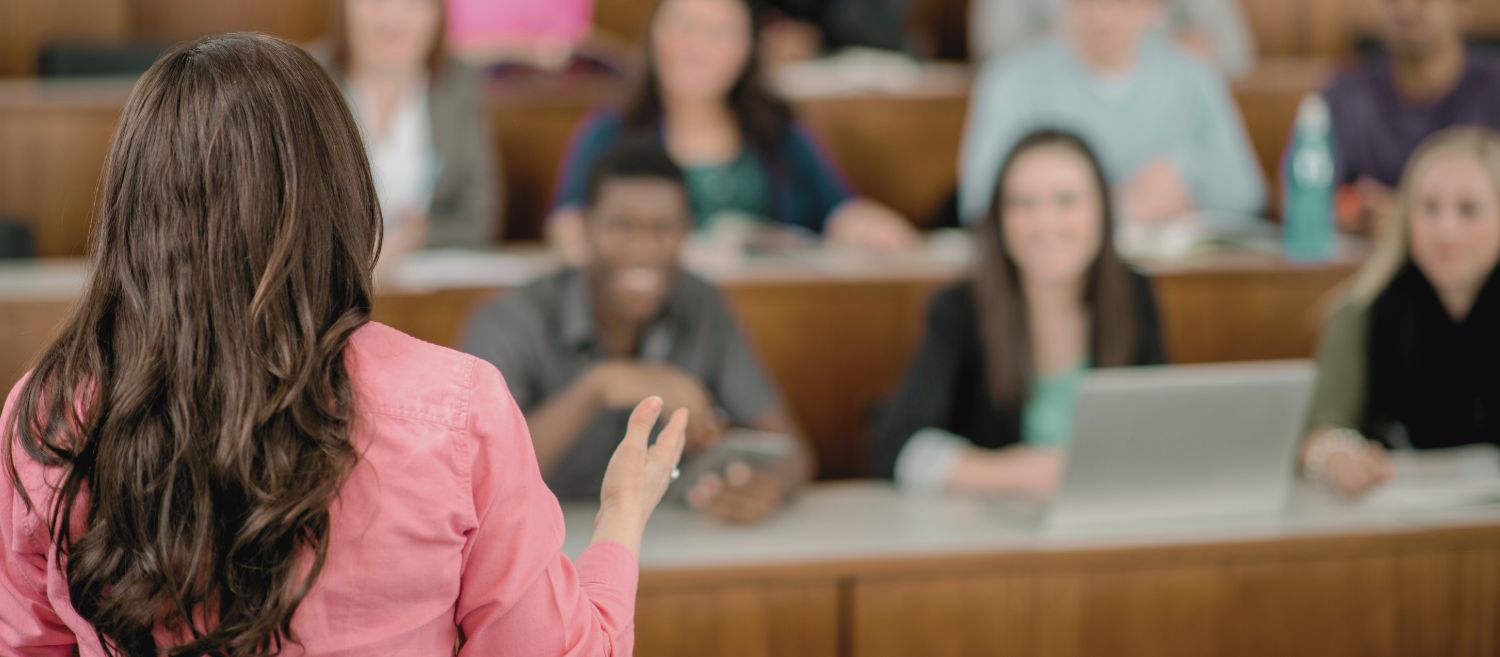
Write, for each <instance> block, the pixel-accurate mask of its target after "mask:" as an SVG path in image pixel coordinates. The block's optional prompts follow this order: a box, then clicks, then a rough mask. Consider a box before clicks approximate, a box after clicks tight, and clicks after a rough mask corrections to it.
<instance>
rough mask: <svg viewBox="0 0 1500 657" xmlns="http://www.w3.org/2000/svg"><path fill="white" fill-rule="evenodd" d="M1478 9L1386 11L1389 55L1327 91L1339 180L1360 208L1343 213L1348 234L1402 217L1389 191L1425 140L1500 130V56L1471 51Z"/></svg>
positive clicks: (1418, 6) (1403, 5)
mask: <svg viewBox="0 0 1500 657" xmlns="http://www.w3.org/2000/svg"><path fill="white" fill-rule="evenodd" d="M1476 1H1477V0H1426V1H1423V2H1411V1H1405V2H1382V3H1381V6H1382V9H1383V13H1382V16H1383V24H1382V35H1381V37H1382V39H1381V42H1382V44H1383V45H1384V47H1385V52H1384V53H1383V54H1380V55H1376V56H1372V57H1370V58H1368V59H1366V60H1365V61H1363V62H1361V63H1359V64H1357V65H1356V66H1354V67H1352V68H1350V69H1349V70H1348V71H1345V72H1344V73H1343V74H1342V75H1340V76H1339V77H1338V78H1337V79H1336V80H1334V81H1333V83H1332V84H1330V85H1328V87H1327V88H1326V89H1324V91H1323V96H1324V98H1326V99H1327V101H1328V107H1329V109H1330V111H1331V112H1330V114H1331V116H1332V117H1333V124H1332V127H1333V149H1334V151H1333V152H1334V169H1335V176H1336V178H1335V180H1336V183H1337V184H1339V185H1347V186H1348V187H1347V188H1346V189H1347V190H1348V191H1346V193H1345V195H1344V198H1348V199H1350V200H1351V201H1352V202H1345V203H1341V204H1340V206H1341V212H1340V218H1341V220H1342V223H1343V225H1344V227H1345V228H1346V229H1349V230H1355V231H1364V230H1368V229H1369V228H1371V227H1373V226H1374V225H1375V222H1376V221H1377V215H1379V214H1383V213H1385V212H1388V211H1390V210H1392V209H1394V206H1395V194H1394V192H1392V191H1391V190H1392V188H1394V187H1395V186H1396V183H1397V181H1398V179H1399V178H1400V177H1401V172H1402V170H1403V169H1405V168H1406V160H1407V158H1409V157H1411V154H1412V152H1414V151H1415V150H1416V149H1417V146H1418V145H1419V144H1421V143H1422V140H1424V139H1426V138H1427V137H1429V136H1431V135H1432V134H1433V133H1435V132H1437V131H1439V130H1442V129H1443V128H1447V127H1452V126H1458V125H1481V126H1487V127H1490V128H1494V129H1500V56H1496V55H1495V54H1493V53H1488V52H1485V51H1482V50H1478V49H1475V48H1468V47H1466V46H1465V45H1464V28H1463V26H1464V23H1465V22H1466V16H1467V14H1468V13H1469V12H1470V11H1472V6H1473V5H1474V4H1475V2H1476Z"/></svg>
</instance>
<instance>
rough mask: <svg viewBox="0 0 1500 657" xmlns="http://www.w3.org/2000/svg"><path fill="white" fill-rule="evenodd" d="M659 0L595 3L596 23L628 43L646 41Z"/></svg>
mask: <svg viewBox="0 0 1500 657" xmlns="http://www.w3.org/2000/svg"><path fill="white" fill-rule="evenodd" d="M657 2H658V0H605V1H603V2H599V3H596V4H595V5H594V25H595V26H596V27H597V28H598V29H599V30H600V31H602V32H605V33H607V34H609V35H610V36H612V37H616V38H618V39H621V40H624V41H625V42H627V43H637V42H640V41H644V40H645V38H646V30H647V29H648V28H649V27H650V25H651V14H652V13H654V12H655V11H656V4H657Z"/></svg>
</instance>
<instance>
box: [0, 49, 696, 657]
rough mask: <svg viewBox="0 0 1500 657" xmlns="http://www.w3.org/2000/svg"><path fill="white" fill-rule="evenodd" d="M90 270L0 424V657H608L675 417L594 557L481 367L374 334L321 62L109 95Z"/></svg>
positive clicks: (352, 198) (666, 466) (639, 465)
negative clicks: (114, 108) (571, 550)
mask: <svg viewBox="0 0 1500 657" xmlns="http://www.w3.org/2000/svg"><path fill="white" fill-rule="evenodd" d="M99 193H100V196H99V204H98V205H99V208H100V210H99V216H98V218H97V221H96V224H95V231H96V232H95V234H94V237H93V239H94V252H93V256H92V259H93V260H92V264H93V273H92V277H91V279H90V281H89V283H88V285H87V287H86V289H85V291H84V294H83V296H82V298H81V299H80V300H79V301H78V303H77V305H76V307H75V309H74V311H73V314H72V316H71V317H70V318H69V320H68V321H67V322H66V324H65V325H64V326H63V327H62V330H61V332H60V334H59V336H58V337H57V338H56V341H55V342H54V343H53V344H52V345H51V346H50V347H49V348H48V349H47V350H46V352H45V353H44V354H43V355H42V356H41V358H40V360H39V361H38V362H37V363H36V366H35V368H34V369H33V370H32V372H31V373H30V374H29V375H28V376H27V377H26V378H25V379H23V380H22V382H21V383H19V384H18V385H17V386H16V387H15V388H14V389H13V390H12V391H11V393H10V395H9V397H8V399H7V400H6V402H5V407H4V415H3V418H0V427H3V429H0V433H3V436H0V437H3V440H0V445H3V457H4V458H3V463H4V469H5V471H6V474H7V475H8V476H7V477H6V480H5V482H4V483H3V484H0V655H3V656H5V657H13V656H20V655H25V656H33V655H83V656H85V657H100V656H104V655H125V656H128V657H145V656H152V657H155V656H157V655H162V654H173V655H226V656H235V657H239V656H254V657H259V656H263V655H410V656H417V657H421V656H433V657H437V656H439V655H443V656H448V655H454V654H455V653H457V654H459V655H501V654H504V655H628V654H630V653H631V650H632V648H633V632H634V604H635V589H636V580H637V576H638V565H637V564H638V562H637V553H638V551H639V549H640V540H641V533H642V531H643V529H644V525H645V522H646V520H647V518H648V517H649V516H650V514H651V512H652V510H653V509H654V508H655V506H656V504H657V503H658V502H659V501H660V499H661V496H662V493H663V492H664V491H665V490H666V487H667V485H668V483H669V482H670V480H671V478H672V477H673V473H674V472H675V466H676V463H677V459H678V457H679V456H680V454H681V450H682V445H683V440H684V439H683V428H684V426H685V425H686V421H687V417H686V414H685V413H682V412H679V413H676V414H674V415H673V416H672V417H671V419H670V421H669V422H667V423H666V426H665V427H664V428H663V429H662V430H661V433H660V434H659V435H658V437H657V440H656V442H655V444H654V445H651V446H649V447H648V439H649V434H650V432H651V430H652V428H653V427H654V426H655V424H656V421H657V419H658V416H659V415H660V413H661V400H660V399H659V398H656V397H652V398H649V399H647V400H645V401H643V402H642V403H641V405H640V406H638V407H637V409H636V411H635V413H634V415H633V416H632V418H631V423H630V426H629V429H628V431H627V433H626V435H625V436H624V437H623V439H622V441H621V443H620V445H619V447H618V449H617V451H616V453H615V455H614V459H613V461H612V462H611V464H610V466H609V470H608V473H607V474H606V475H605V482H604V486H603V491H602V494H601V498H602V499H601V502H602V505H601V509H600V511H599V515H598V517H597V520H596V524H595V532H594V538H593V543H592V545H591V546H590V547H589V548H588V549H587V550H586V551H585V552H584V553H583V554H582V555H581V556H580V557H579V559H578V561H577V563H576V564H574V563H572V562H570V561H569V559H568V558H567V557H565V556H564V555H563V554H562V553H561V552H560V550H561V546H562V543H563V518H562V513H561V510H560V508H559V506H558V502H557V499H556V498H555V497H554V496H553V495H552V494H551V493H550V492H549V491H548V489H547V487H546V485H545V484H543V483H542V478H541V475H540V473H539V472H538V469H537V462H536V456H535V454H534V452H533V450H532V447H531V439H530V437H529V436H528V435H527V428H526V425H525V422H524V420H523V417H522V415H521V413H520V412H519V411H518V410H517V409H516V405H515V403H514V402H513V401H512V400H511V399H510V395H509V393H508V391H507V389H506V385H505V382H504V380H503V379H502V378H501V376H500V374H499V372H497V371H496V370H495V368H494V367H492V366H490V365H489V364H487V363H485V362H483V361H480V360H478V359H476V358H473V357H471V356H467V355H464V354H460V353H458V352H455V351H450V350H448V349H444V348H441V347H437V346H433V345H430V344H426V343H423V342H421V341H419V340H416V339H414V338H411V337H408V336H406V335H403V334H402V333H400V332H397V331H396V330H394V329H391V328H389V327H386V326H383V325H380V324H377V323H374V322H371V321H370V306H371V299H372V293H371V281H370V274H371V269H372V268H373V266H374V263H375V260H376V257H377V255H378V253H379V250H380V249H379V245H380V227H381V217H380V211H379V206H378V202H377V201H376V197H375V190H374V186H373V184H372V182H371V177H370V171H369V168H368V166H367V165H366V163H365V158H364V155H363V151H362V147H361V145H360V141H359V132H358V130H357V128H356V127H355V124H354V121H353V118H352V116H351V115H350V112H349V110H348V109H347V108H346V107H345V106H344V103H343V100H342V96H341V95H340V93H339V91H338V89H337V88H336V87H335V86H334V84H333V82H332V81H330V80H329V78H328V76H327V75H326V74H325V73H324V72H323V71H322V69H321V68H320V67H319V66H318V64H317V63H316V62H314V61H313V60H312V58H310V57H309V56H307V55H306V54H305V53H303V52H302V51H301V50H299V49H297V48H296V47H295V46H292V45H290V44H288V43H286V42H283V41H280V40H277V39H274V38H272V37H267V36H263V35H253V34H233V35H226V36H218V37H210V38H207V39H203V40H201V41H198V42H196V43H189V44H185V45H182V46H179V47H177V48H175V49H174V50H172V51H171V52H169V53H168V54H166V55H165V56H163V58H162V59H161V60H160V61H158V62H157V63H156V64H155V65H154V66H152V68H151V70H150V71H148V72H147V73H146V74H145V76H144V77H142V78H141V80H140V82H139V83H137V85H136V88H135V90H134V91H133V92H132V93H131V96H130V99H129V100H128V101H127V104H126V107H125V110H124V113H123V115H122V116H121V119H120V123H119V127H118V129H117V132H116V134H115V138H114V143H113V145H112V146H111V149H110V154H109V157H108V160H107V162H106V165H105V171H104V181H103V184H102V186H101V188H100V192H99Z"/></svg>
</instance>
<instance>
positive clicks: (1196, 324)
mask: <svg viewBox="0 0 1500 657" xmlns="http://www.w3.org/2000/svg"><path fill="white" fill-rule="evenodd" d="M1357 260H1358V255H1357V254H1350V255H1347V256H1345V257H1344V258H1342V259H1340V260H1338V261H1335V262H1333V263H1330V264H1325V265H1316V266H1293V265H1289V264H1287V263H1284V262H1282V261H1281V260H1280V259H1279V258H1276V257H1267V256H1248V255H1242V256H1236V257H1229V256H1221V257H1217V258H1214V259H1211V260H1206V261H1202V262H1197V263H1186V264H1177V265H1171V266H1167V265H1157V266H1153V267H1149V268H1148V271H1149V272H1150V273H1152V274H1153V275H1154V276H1155V285H1156V291H1157V296H1158V303H1159V305H1160V307H1161V313H1162V325H1163V329H1164V331H1165V333H1166V341H1167V350H1168V355H1169V357H1170V358H1171V359H1172V360H1173V361H1174V362H1183V363H1189V362H1212V361H1234V360H1263V359H1277V358H1303V357H1307V356H1309V355H1311V354H1312V351H1313V347H1314V344H1315V340H1316V335H1317V329H1318V326H1319V323H1320V322H1319V318H1320V317H1321V312H1322V308H1323V304H1324V302H1325V301H1326V300H1327V298H1328V295H1329V293H1330V291H1331V290H1333V289H1334V288H1335V287H1336V286H1337V285H1338V284H1339V283H1340V282H1341V281H1343V280H1344V279H1345V278H1346V277H1347V276H1348V275H1349V274H1350V273H1351V272H1352V271H1353V268H1354V266H1355V263H1356V262H1357ZM555 266H556V263H555V262H553V261H552V260H550V258H549V257H548V256H546V255H543V254H540V253H538V252H536V251H534V250H511V251H506V252H503V253H500V254H477V255H463V254H458V255H455V254H430V255H429V257H428V258H427V259H426V260H422V261H418V262H414V263H412V266H410V267H408V268H407V269H406V270H404V271H403V272H401V274H400V275H399V276H398V278H397V280H396V281H395V282H394V283H393V284H391V285H389V286H387V287H386V289H385V290H384V291H382V293H381V294H380V296H379V299H378V300H377V302H376V306H375V317H376V319H378V320H380V321H383V322H385V323H388V324H390V325H392V326H394V327H396V328H398V329H401V330H403V331H406V332H407V333H410V334H412V335H415V336H417V337H420V338H422V339H424V340H428V341H430V342H435V343H437V344H445V345H453V346H456V345H457V344H458V339H459V333H460V331H461V329H462V327H463V325H464V323H465V322H466V321H467V318H468V315H469V313H470V312H472V310H473V308H474V307H475V305H476V304H478V303H480V302H482V301H483V300H484V299H486V298H488V297H490V296H493V295H495V294H497V293H500V292H502V291H504V290H506V289H509V288H511V287H514V286H516V285H519V284H522V283H523V282H525V281H527V280H529V279H531V278H532V277H534V276H536V275H537V274H538V273H540V272H544V271H547V270H548V269H549V268H552V267H555ZM695 268H696V269H698V270H699V271H701V272H702V273H704V274H705V275H706V276H707V277H708V278H710V279H711V280H713V281H715V282H716V283H718V284H719V285H720V287H721V288H722V289H723V291H724V293H725V295H726V297H727V298H728V300H729V302H730V305H731V306H732V307H733V309H734V310H735V312H736V314H737V315H738V317H739V319H740V321H741V323H742V324H743V326H744V327H745V330H746V332H747V334H748V335H749V336H750V339H751V341H752V342H754V344H755V345H756V347H757V348H758V349H759V351H760V353H761V356H762V358H763V359H764V361H765V363H766V366H767V369H768V370H769V371H770V373H771V376H772V377H773V378H774V379H775V380H776V382H777V383H778V384H779V385H780V387H781V390H782V392H783V393H784V395H785V396H786V399H787V401H788V403H789V405H790V408H791V411H792V414H793V416H794V417H795V418H796V419H797V421H798V422H799V423H800V424H801V426H802V428H803V429H804V430H805V431H807V433H808V435H809V436H810V437H811V438H812V439H813V441H814V443H815V445H816V446H817V448H818V456H819V461H820V469H821V474H822V476H824V477H834V478H844V477H856V476H860V475H862V474H864V472H865V467H864V463H865V456H864V445H865V440H864V437H863V436H864V431H865V427H866V425H867V418H868V417H869V413H870V412H871V411H872V410H873V409H874V408H875V407H876V405H877V404H879V403H880V402H881V401H883V400H884V399H885V398H886V396H887V395H888V394H890V393H891V392H892V390H893V388H894V387H895V385H896V384H897V382H898V381H899V380H900V377H901V376H902V375H903V374H904V372H905V371H906V367H907V364H908V362H909V360H910V358H911V356H912V353H913V351H914V350H915V349H916V344H917V341H918V340H919V339H920V338H921V335H922V331H923V330H924V324H925V321H926V312H927V301H928V298H929V297H930V296H931V294H932V293H933V291H934V290H936V289H937V288H939V287H940V286H943V285H946V284H949V283H952V282H954V281H956V280H957V279H958V278H959V277H961V276H962V275H963V272H964V271H965V266H964V265H963V264H962V258H961V257H960V256H944V255H941V254H939V253H936V252H933V253H926V254H918V255H911V256H903V257H880V256H869V255H863V254H856V253H844V252H819V253H813V254H807V255H802V256H788V257H782V258H770V259H752V260H748V261H745V262H738V263H733V262H723V261H720V262H718V263H716V264H714V263H699V264H698V265H696V266H695ZM83 277H84V271H83V266H82V264H81V263H80V262H78V261H64V262H51V263H44V264H41V265H32V266H20V267H17V266H0V343H3V344H5V345H6V347H7V348H6V349H4V350H0V385H4V386H6V387H8V386H9V385H11V384H12V383H13V382H14V381H15V380H16V379H17V378H18V377H19V376H20V375H21V374H22V373H23V372H24V371H25V369H26V367H27V364H28V363H29V362H30V360H31V359H32V358H33V357H34V356H35V355H36V354H37V353H38V352H39V351H40V350H41V349H42V348H43V347H44V346H45V344H46V343H47V342H48V340H49V339H50V337H51V335H52V332H53V331H54V330H55V328H54V327H56V326H57V324H58V322H60V321H61V318H62V317H63V316H64V314H65V313H66V310H67V308H68V305H69V304H70V303H71V301H72V299H73V297H74V296H75V295H76V294H77V291H78V290H79V289H80V288H81V287H82V285H83Z"/></svg>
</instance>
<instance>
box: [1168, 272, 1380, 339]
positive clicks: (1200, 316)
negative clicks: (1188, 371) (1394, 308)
mask: <svg viewBox="0 0 1500 657" xmlns="http://www.w3.org/2000/svg"><path fill="white" fill-rule="evenodd" d="M1353 273H1354V267H1353V266H1352V265H1349V264H1345V265H1341V266H1340V265H1328V266H1323V267H1316V268H1308V269H1305V270H1283V271H1276V272H1258V273H1252V272H1244V273H1228V272H1214V273H1207V272H1191V271H1188V272H1181V273H1166V274H1160V275H1157V276H1155V278H1154V281H1155V286H1156V293H1157V303H1158V305H1159V308H1160V312H1161V317H1162V329H1163V331H1164V332H1165V334H1166V338H1165V340H1166V344H1167V349H1168V351H1167V357H1168V358H1169V359H1170V360H1171V361H1172V362H1174V363H1201V362H1215V361H1219V360H1224V359H1226V358H1232V359H1234V360H1273V359H1284V358H1307V357H1308V356H1310V355H1312V354H1313V352H1314V351H1315V350H1316V346H1317V338H1318V334H1319V332H1320V330H1321V327H1322V321H1323V317H1324V316H1325V315H1326V313H1327V312H1328V309H1329V308H1331V305H1330V304H1333V303H1335V302H1336V298H1335V296H1334V293H1333V291H1334V290H1336V289H1337V288H1338V286H1339V285H1341V284H1342V283H1343V281H1344V280H1346V279H1347V278H1348V277H1349V276H1350V275H1352V274H1353Z"/></svg>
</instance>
